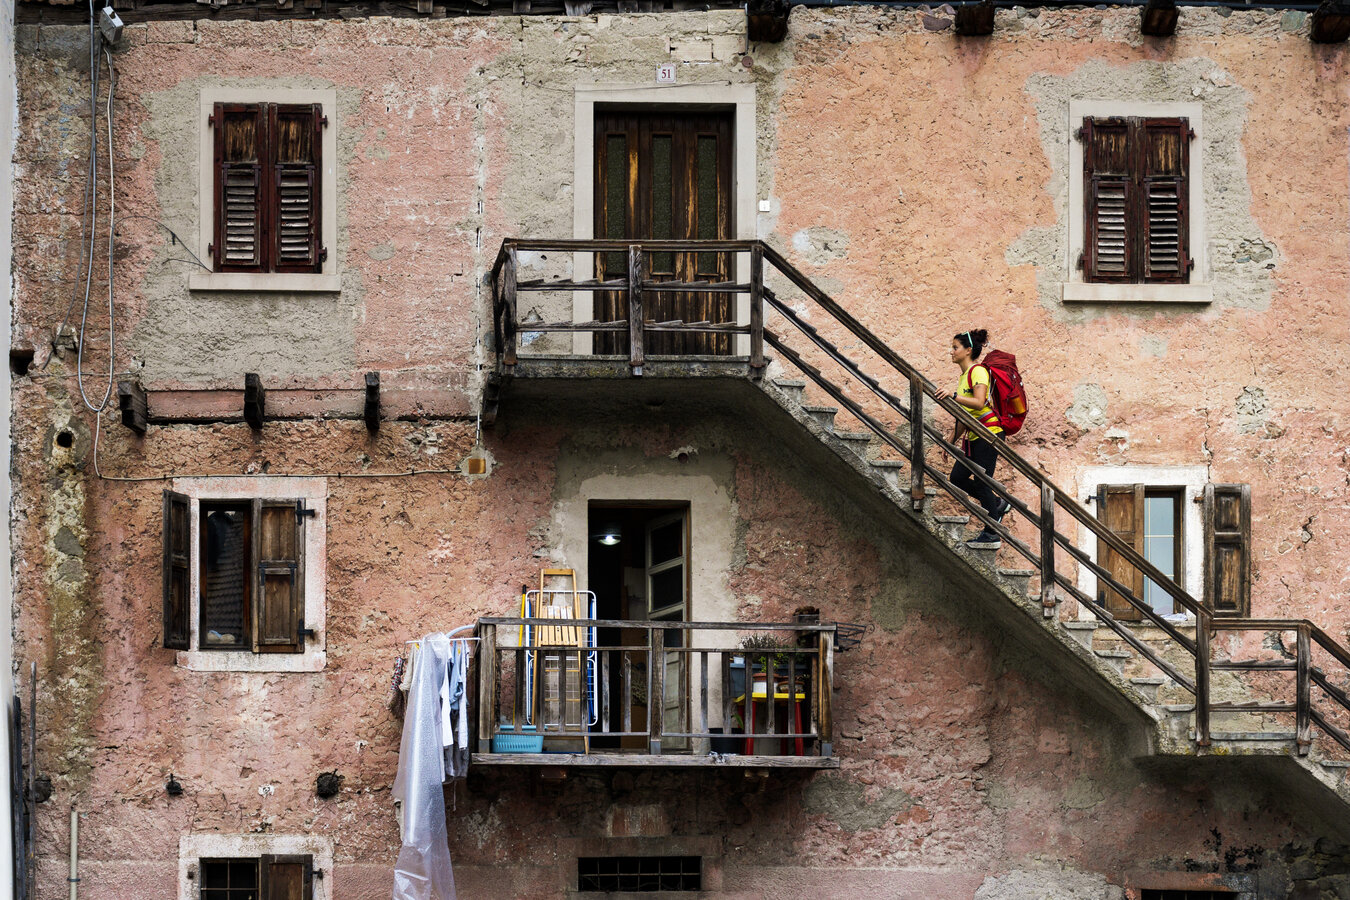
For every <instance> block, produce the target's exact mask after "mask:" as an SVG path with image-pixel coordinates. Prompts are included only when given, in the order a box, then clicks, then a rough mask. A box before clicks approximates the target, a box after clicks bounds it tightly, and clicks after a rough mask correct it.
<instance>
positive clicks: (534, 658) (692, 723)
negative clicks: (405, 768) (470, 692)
mask: <svg viewBox="0 0 1350 900" xmlns="http://www.w3.org/2000/svg"><path fill="white" fill-rule="evenodd" d="M527 628H533V629H535V630H536V632H537V633H541V634H548V633H561V632H563V631H564V630H567V632H568V633H572V634H576V633H581V634H589V635H592V637H591V638H587V639H585V640H583V641H582V642H581V643H582V644H583V646H577V645H576V644H572V645H570V646H549V645H527V644H526V643H525V642H522V641H521V639H520V635H521V634H522V633H525V632H526V630H527ZM834 631H835V627H834V626H833V625H812V624H795V623H794V624H774V623H764V622H755V623H747V622H647V621H626V620H608V619H602V620H595V619H533V618H529V619H527V618H483V619H480V620H479V622H478V637H479V639H480V640H479V650H478V673H477V681H478V692H479V703H478V710H479V719H478V743H477V749H478V753H480V754H492V755H493V758H495V759H497V760H498V761H512V759H514V758H516V757H515V756H514V754H522V753H523V754H525V755H526V756H528V755H529V754H531V753H538V752H542V751H548V752H550V753H558V752H561V753H572V754H580V755H582V756H584V757H591V758H594V757H598V756H609V757H615V756H624V757H663V758H664V757H686V758H697V757H703V758H708V757H709V756H710V754H716V755H717V756H716V757H714V759H716V758H717V757H723V756H728V755H731V754H735V755H737V756H746V757H766V758H768V757H795V758H797V761H799V762H806V760H805V759H802V758H805V757H814V758H824V759H828V758H829V757H831V756H832V755H833V739H832V737H831V728H832V726H831V714H830V699H831V688H832V686H833V668H834ZM766 632H767V633H776V634H778V635H790V637H783V638H781V639H780V640H779V641H775V642H774V643H775V646H772V647H770V648H767V649H765V648H760V649H750V650H747V649H742V648H741V647H739V646H738V644H739V643H740V640H739V638H738V635H741V636H743V635H746V634H757V633H760V634H762V633H766ZM606 635H610V636H616V637H617V636H622V637H623V638H625V639H626V641H625V642H622V643H619V642H615V643H609V642H605V636H606ZM596 636H598V637H596ZM635 636H640V637H641V641H640V643H639V642H634V641H633V638H634V637H635ZM780 643H781V644H782V646H778V644H780ZM531 743H533V744H534V745H535V746H531ZM522 748H524V749H522ZM504 750H505V751H506V752H503V751H504ZM509 754H510V755H509ZM554 759H557V757H554ZM634 761H635V762H636V760H634ZM651 761H652V762H653V763H655V764H660V761H659V760H655V759H653V760H651ZM781 763H782V764H792V761H791V760H782V761H781ZM763 765H765V766H767V767H771V766H773V765H775V762H774V760H772V759H766V760H765V761H764V762H763Z"/></svg>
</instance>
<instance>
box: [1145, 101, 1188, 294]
mask: <svg viewBox="0 0 1350 900" xmlns="http://www.w3.org/2000/svg"><path fill="white" fill-rule="evenodd" d="M1137 127H1138V132H1137V134H1138V136H1139V140H1138V145H1139V153H1138V156H1137V160H1138V172H1139V192H1138V197H1139V201H1140V202H1141V203H1142V204H1143V205H1144V209H1142V210H1141V211H1140V213H1139V215H1138V219H1137V221H1138V222H1139V224H1140V225H1141V226H1142V233H1141V235H1140V237H1139V240H1138V242H1137V243H1136V249H1137V254H1138V258H1139V260H1140V262H1141V263H1142V266H1143V270H1142V272H1141V273H1140V274H1141V275H1142V278H1141V280H1142V281H1146V282H1163V283H1166V282H1173V283H1178V282H1184V281H1186V280H1187V279H1188V278H1189V275H1190V269H1191V259H1190V253H1189V249H1188V247H1187V243H1188V241H1187V238H1188V234H1187V225H1188V222H1187V200H1188V193H1189V185H1188V179H1189V174H1190V143H1191V137H1190V135H1191V127H1190V124H1189V122H1188V121H1187V120H1186V119H1142V120H1139V122H1138V126H1137Z"/></svg>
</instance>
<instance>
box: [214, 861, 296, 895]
mask: <svg viewBox="0 0 1350 900" xmlns="http://www.w3.org/2000/svg"><path fill="white" fill-rule="evenodd" d="M313 872H314V857H312V856H309V855H298V856H272V855H267V856H261V857H258V858H255V859H237V858H236V859H203V860H202V861H201V879H202V891H201V900H312V898H313V897H314V874H313Z"/></svg>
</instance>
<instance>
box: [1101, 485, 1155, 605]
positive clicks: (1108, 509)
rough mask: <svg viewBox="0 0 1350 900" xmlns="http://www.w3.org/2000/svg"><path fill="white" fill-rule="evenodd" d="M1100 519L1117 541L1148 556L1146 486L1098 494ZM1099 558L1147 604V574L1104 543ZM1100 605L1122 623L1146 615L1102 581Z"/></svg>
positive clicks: (1114, 487) (1103, 489)
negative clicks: (1145, 507)
mask: <svg viewBox="0 0 1350 900" xmlns="http://www.w3.org/2000/svg"><path fill="white" fill-rule="evenodd" d="M1097 518H1099V519H1101V521H1102V524H1103V525H1105V526H1106V527H1107V528H1109V529H1111V531H1112V532H1114V533H1115V535H1116V537H1118V538H1120V539H1121V540H1122V541H1124V542H1125V543H1126V544H1128V545H1129V546H1131V547H1133V548H1134V550H1135V552H1137V553H1138V554H1139V555H1140V556H1142V555H1143V554H1144V486H1143V485H1142V484H1108V485H1102V486H1101V487H1100V488H1098V490H1097ZM1097 546H1098V548H1099V549H1100V552H1099V553H1098V554H1097V559H1098V562H1099V563H1100V565H1101V567H1102V568H1104V569H1106V571H1108V572H1110V573H1111V576H1112V577H1113V578H1115V579H1116V580H1117V581H1119V582H1120V583H1121V584H1123V585H1125V586H1126V587H1128V588H1130V589H1131V591H1133V593H1134V596H1135V597H1136V598H1137V599H1139V600H1141V601H1142V600H1143V597H1144V573H1143V572H1141V571H1140V570H1139V569H1138V568H1136V567H1135V565H1134V564H1133V563H1131V562H1129V561H1128V560H1126V559H1125V558H1124V557H1123V556H1121V555H1120V554H1119V553H1116V552H1115V551H1114V550H1112V549H1111V548H1110V547H1107V546H1106V545H1105V544H1103V543H1100V542H1099V543H1098V544H1097ZM1097 602H1098V603H1101V604H1103V605H1105V607H1106V609H1107V612H1109V613H1111V614H1112V615H1113V616H1115V617H1116V618H1118V619H1124V620H1126V621H1138V620H1139V619H1140V618H1141V617H1142V613H1140V611H1139V610H1138V608H1136V607H1135V606H1134V605H1133V604H1131V603H1130V602H1129V601H1128V600H1126V599H1125V598H1124V597H1123V596H1121V594H1120V592H1118V591H1115V590H1112V589H1111V588H1109V587H1107V586H1106V585H1105V584H1102V583H1101V581H1100V579H1099V580H1098V587H1097Z"/></svg>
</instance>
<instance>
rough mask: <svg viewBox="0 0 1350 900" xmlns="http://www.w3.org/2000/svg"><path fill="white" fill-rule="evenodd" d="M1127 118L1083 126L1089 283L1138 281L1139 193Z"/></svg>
mask: <svg viewBox="0 0 1350 900" xmlns="http://www.w3.org/2000/svg"><path fill="white" fill-rule="evenodd" d="M1129 138H1130V123H1129V120H1128V119H1123V118H1105V119H1093V118H1086V119H1084V120H1083V131H1082V140H1083V179H1084V189H1085V194H1084V196H1085V200H1086V215H1087V229H1086V233H1085V240H1084V246H1083V274H1084V277H1085V278H1086V279H1087V280H1088V281H1106V282H1128V281H1132V280H1134V276H1133V272H1134V269H1135V259H1134V257H1135V247H1134V243H1133V241H1132V239H1131V238H1132V231H1133V229H1132V228H1131V221H1132V211H1133V209H1134V207H1135V194H1136V192H1137V188H1136V186H1135V183H1134V177H1133V175H1134V173H1133V171H1132V170H1133V167H1132V165H1131V153H1130V139H1129Z"/></svg>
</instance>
